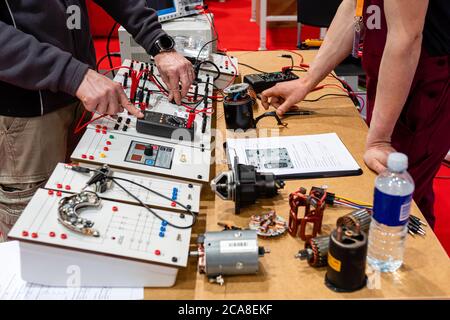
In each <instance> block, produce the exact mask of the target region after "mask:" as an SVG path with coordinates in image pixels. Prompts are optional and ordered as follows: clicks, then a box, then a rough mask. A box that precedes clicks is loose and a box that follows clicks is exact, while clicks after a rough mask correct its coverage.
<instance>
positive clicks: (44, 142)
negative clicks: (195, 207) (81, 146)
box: [0, 103, 82, 242]
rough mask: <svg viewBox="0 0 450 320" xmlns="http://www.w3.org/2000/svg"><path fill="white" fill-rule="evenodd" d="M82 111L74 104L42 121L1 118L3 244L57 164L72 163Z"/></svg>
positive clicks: (0, 239)
mask: <svg viewBox="0 0 450 320" xmlns="http://www.w3.org/2000/svg"><path fill="white" fill-rule="evenodd" d="M25 107H26V106H25ZM81 111H82V105H81V104H80V103H75V104H71V105H69V106H66V107H64V108H61V109H59V110H57V111H54V112H51V113H49V114H46V115H44V116H42V117H33V118H14V117H5V116H0V242H3V241H6V237H7V235H8V232H9V231H10V229H11V228H12V226H13V225H14V223H15V222H16V221H17V219H18V218H19V216H20V214H21V213H22V211H23V209H25V207H26V205H27V204H28V202H29V201H30V200H31V198H32V197H33V195H34V193H35V192H36V190H37V189H38V188H40V187H42V186H44V185H45V183H46V181H47V179H48V178H49V177H50V175H51V173H52V171H53V170H54V169H55V166H56V164H57V163H58V162H65V161H67V160H69V156H70V153H71V152H72V150H73V148H74V147H75V146H76V143H77V141H78V140H79V138H80V135H77V136H74V135H73V134H72V133H73V129H74V127H75V124H76V122H77V120H78V119H79V118H80V115H81Z"/></svg>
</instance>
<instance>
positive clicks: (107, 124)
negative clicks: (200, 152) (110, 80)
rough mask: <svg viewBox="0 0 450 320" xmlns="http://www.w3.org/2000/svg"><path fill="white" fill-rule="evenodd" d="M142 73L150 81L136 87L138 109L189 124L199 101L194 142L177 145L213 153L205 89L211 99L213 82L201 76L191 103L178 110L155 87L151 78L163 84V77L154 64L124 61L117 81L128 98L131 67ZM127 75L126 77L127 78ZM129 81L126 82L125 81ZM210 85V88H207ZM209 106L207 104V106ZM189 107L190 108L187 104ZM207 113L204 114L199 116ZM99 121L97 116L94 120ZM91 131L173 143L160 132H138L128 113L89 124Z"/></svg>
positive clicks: (191, 93) (135, 98)
mask: <svg viewBox="0 0 450 320" xmlns="http://www.w3.org/2000/svg"><path fill="white" fill-rule="evenodd" d="M131 65H132V66H133V69H134V70H135V71H136V72H137V73H139V72H141V71H143V70H148V71H149V76H148V78H147V80H144V79H141V80H140V81H139V85H138V86H137V90H136V94H135V97H134V99H132V100H134V102H135V106H136V108H138V109H140V110H141V111H142V112H143V113H144V112H145V111H149V112H155V113H161V114H165V115H167V116H169V117H170V116H172V117H176V118H180V119H185V121H187V119H188V117H189V111H190V109H192V108H195V107H196V105H197V103H194V101H199V104H198V106H197V114H196V116H195V119H194V120H193V124H192V130H193V132H194V135H193V137H191V139H183V140H181V141H180V140H179V139H177V138H178V136H177V137H176V138H175V140H176V141H175V143H177V144H182V145H186V146H192V147H195V148H200V149H207V150H210V149H211V136H212V135H211V124H212V121H211V111H212V100H211V99H204V95H205V91H206V88H207V89H208V96H211V95H212V93H213V78H212V77H208V76H206V75H204V74H201V75H200V76H199V78H200V81H201V82H200V83H199V84H198V85H196V86H192V87H191V90H190V94H189V97H188V98H187V99H190V100H191V102H189V101H188V102H186V103H184V105H181V106H178V105H176V104H173V103H171V102H169V101H168V99H167V97H166V95H165V94H163V93H161V87H158V86H160V85H159V84H158V85H156V84H155V82H152V81H151V79H149V78H150V74H153V76H154V77H155V79H156V80H157V81H159V82H160V83H161V85H162V84H163V82H162V80H161V77H160V75H159V72H158V69H157V68H156V67H155V66H154V65H153V64H147V63H141V62H136V61H134V62H133V63H132V62H131V61H130V60H125V61H124V62H123V66H124V68H122V69H120V70H119V71H118V73H117V75H116V77H115V78H114V80H115V81H116V82H118V83H120V84H121V85H122V86H123V88H124V90H125V93H126V94H127V96H128V97H129V98H131V97H130V92H131V86H132V80H131V78H130V77H129V72H130V69H129V68H130V67H131ZM125 74H127V75H126V76H125ZM125 78H126V80H124V79H125ZM207 83H208V86H207V85H206V84H207ZM205 102H206V104H205ZM187 103H188V104H187ZM202 110H205V112H198V111H202ZM94 117H97V116H94ZM89 127H90V128H92V129H95V130H96V131H98V132H107V133H120V134H124V135H128V136H133V137H138V138H149V137H151V138H152V139H155V140H160V141H163V142H174V141H173V140H174V139H172V136H169V137H167V134H164V132H163V134H158V132H157V131H156V132H155V131H153V134H152V135H151V136H149V135H148V134H145V133H142V131H141V132H138V130H137V128H136V127H137V120H136V118H135V117H134V116H130V115H129V114H128V112H127V111H124V112H122V113H119V114H118V115H117V117H116V118H111V117H103V118H100V119H98V120H96V121H93V122H92V123H91V124H89Z"/></svg>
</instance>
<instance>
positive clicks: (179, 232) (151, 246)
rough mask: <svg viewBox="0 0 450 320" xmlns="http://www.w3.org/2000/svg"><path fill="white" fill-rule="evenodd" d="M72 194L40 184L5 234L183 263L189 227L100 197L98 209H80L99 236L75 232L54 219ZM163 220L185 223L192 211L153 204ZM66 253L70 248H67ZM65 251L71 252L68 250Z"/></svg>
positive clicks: (146, 259)
mask: <svg viewBox="0 0 450 320" xmlns="http://www.w3.org/2000/svg"><path fill="white" fill-rule="evenodd" d="M69 195H70V194H67V193H62V195H61V197H59V196H57V195H56V193H53V194H52V195H50V194H49V193H48V190H45V189H39V190H38V191H37V192H36V194H35V196H34V197H33V198H32V200H31V201H30V203H29V205H28V206H27V207H26V209H25V210H24V212H23V213H22V215H21V217H20V218H19V220H18V221H17V223H16V224H15V226H14V228H13V229H12V230H11V232H10V233H9V237H10V238H12V239H15V240H19V241H26V242H30V243H34V244H40V245H47V246H54V247H58V248H65V249H73V250H75V251H83V252H90V253H95V254H100V255H107V256H111V257H116V258H123V259H131V260H138V261H141V262H149V263H160V264H164V265H168V266H172V267H174V266H176V267H185V266H186V265H187V260H188V253H189V243H190V238H191V228H189V229H176V228H174V227H171V226H169V225H165V222H163V221H161V220H160V219H158V218H156V217H155V216H154V215H153V214H152V213H150V212H149V211H147V210H146V209H145V208H143V207H138V206H134V205H130V204H124V203H116V202H111V201H107V200H102V206H101V207H100V208H85V209H82V210H83V211H81V212H82V214H81V215H82V217H84V218H87V219H90V220H92V221H94V222H95V225H94V228H95V229H97V230H99V232H100V237H98V238H96V237H90V236H85V235H82V234H79V233H76V232H73V231H71V230H69V229H67V228H66V227H64V226H63V225H61V224H60V223H59V222H58V202H59V200H61V199H62V198H63V197H66V196H69ZM154 211H155V212H157V214H158V215H160V216H161V217H163V219H165V221H169V222H170V223H173V224H176V225H179V226H187V225H190V224H192V219H193V218H192V216H190V215H185V216H184V218H181V217H180V215H179V214H176V213H171V212H168V211H163V210H157V209H154ZM68 252H69V251H68ZM67 254H69V253H67Z"/></svg>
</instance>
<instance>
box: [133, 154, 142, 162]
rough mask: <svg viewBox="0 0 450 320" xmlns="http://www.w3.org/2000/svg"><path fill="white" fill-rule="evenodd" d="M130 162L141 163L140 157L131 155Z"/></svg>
mask: <svg viewBox="0 0 450 320" xmlns="http://www.w3.org/2000/svg"><path fill="white" fill-rule="evenodd" d="M131 160H132V161H138V162H140V161H142V156H141V155H139V154H133V155H132V156H131Z"/></svg>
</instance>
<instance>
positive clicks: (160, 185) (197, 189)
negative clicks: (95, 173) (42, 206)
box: [45, 163, 201, 213]
mask: <svg viewBox="0 0 450 320" xmlns="http://www.w3.org/2000/svg"><path fill="white" fill-rule="evenodd" d="M93 168H95V167H93ZM91 176H92V173H91V174H83V173H79V172H75V171H73V170H71V169H70V166H67V165H65V164H63V163H59V164H58V165H57V166H56V168H55V170H54V171H53V173H52V175H51V176H50V178H49V180H48V181H47V184H46V185H45V188H46V189H51V190H56V191H64V192H70V193H78V192H81V191H82V189H83V188H84V187H85V185H86V182H87V181H88V180H89V179H90V178H91ZM113 176H114V177H116V178H122V179H128V180H131V181H133V182H136V183H139V184H142V185H144V186H146V187H147V188H149V189H152V190H155V191H157V192H159V193H161V194H163V195H164V196H166V197H168V198H169V199H170V200H167V199H164V198H162V197H160V196H158V195H156V194H154V193H151V192H149V191H147V190H145V189H143V188H140V187H138V186H136V185H134V184H132V183H130V182H126V181H119V183H120V184H121V185H122V186H123V187H125V188H126V189H127V190H128V191H130V192H132V193H133V195H135V196H137V197H138V198H139V199H140V200H141V201H142V202H144V203H145V204H146V205H148V206H150V207H156V208H161V209H170V210H183V211H184V209H182V208H180V207H179V206H178V205H177V204H176V203H175V202H174V201H177V202H179V203H181V204H182V205H184V206H187V207H188V208H190V210H191V211H192V212H196V213H198V212H199V210H200V193H201V185H200V184H196V183H187V182H183V181H180V180H175V179H168V178H164V179H161V178H160V177H157V176H152V175H144V174H139V173H134V174H130V173H125V172H120V171H117V170H114V171H113ZM94 189H95V188H94V187H93V186H90V187H88V188H86V190H90V191H95V190H94ZM98 196H99V197H101V198H102V199H105V200H113V201H120V202H128V203H132V204H138V202H137V201H136V200H135V199H134V198H132V197H131V196H129V195H128V194H127V193H126V192H125V191H124V190H123V189H121V188H120V187H118V186H117V185H116V184H114V183H112V184H111V187H110V188H109V189H108V190H106V191H105V192H103V193H98Z"/></svg>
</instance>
